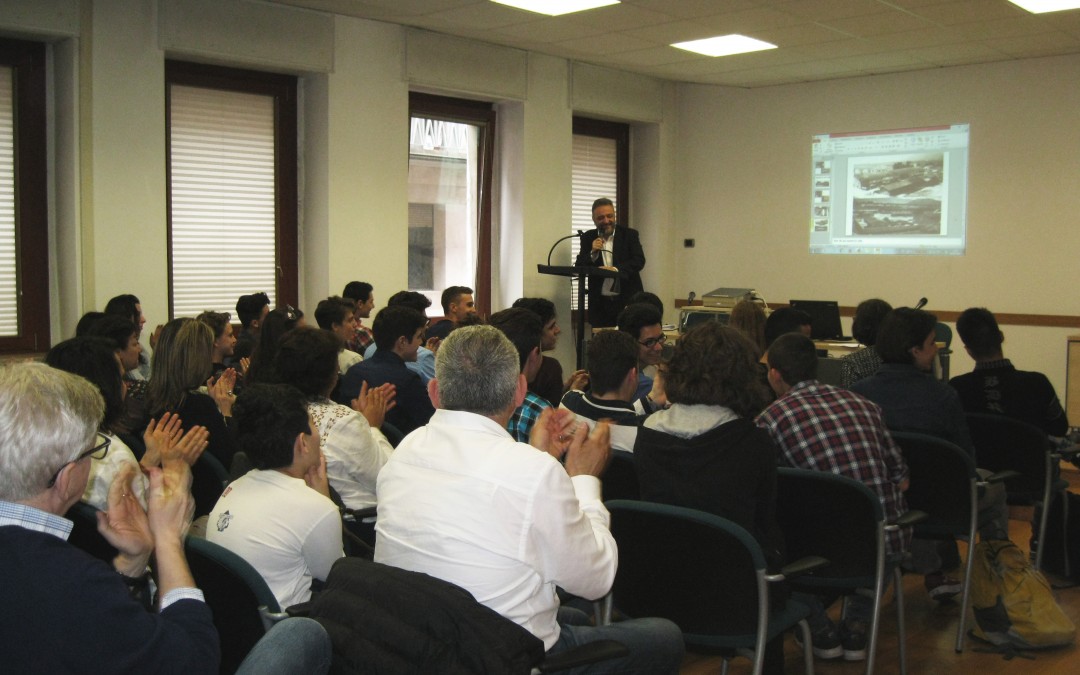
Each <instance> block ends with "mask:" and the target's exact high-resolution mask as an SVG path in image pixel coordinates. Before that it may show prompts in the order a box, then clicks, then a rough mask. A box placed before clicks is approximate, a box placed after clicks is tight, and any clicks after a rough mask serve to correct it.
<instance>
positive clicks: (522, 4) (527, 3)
mask: <svg viewBox="0 0 1080 675" xmlns="http://www.w3.org/2000/svg"><path fill="white" fill-rule="evenodd" d="M491 1H492V2H497V3H499V4H500V5H506V6H508V7H516V8H518V9H524V10H525V11H528V12H536V13H537V14H547V15H548V16H560V15H562V14H572V13H573V12H583V11H585V10H587V9H596V8H597V7H607V6H608V5H617V4H619V0H491Z"/></svg>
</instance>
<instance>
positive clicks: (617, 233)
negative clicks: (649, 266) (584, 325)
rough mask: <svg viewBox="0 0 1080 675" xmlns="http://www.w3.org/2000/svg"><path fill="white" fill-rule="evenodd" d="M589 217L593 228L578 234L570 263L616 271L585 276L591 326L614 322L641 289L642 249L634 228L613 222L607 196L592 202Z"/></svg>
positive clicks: (613, 217) (612, 205)
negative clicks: (612, 274) (608, 275)
mask: <svg viewBox="0 0 1080 675" xmlns="http://www.w3.org/2000/svg"><path fill="white" fill-rule="evenodd" d="M592 220H593V224H595V225H596V228H595V229H592V230H585V231H584V232H582V233H581V235H580V236H579V238H578V256H577V260H576V261H575V262H574V264H575V265H577V266H579V267H599V268H600V269H602V270H607V271H608V272H617V273H618V275H619V276H618V277H617V278H608V279H602V278H600V277H596V278H592V277H590V279H589V322H590V323H591V324H592V325H593V326H614V325H615V322H616V320H617V318H618V316H619V312H621V311H622V309H623V308H624V307H626V303H627V302H629V299H630V298H631V297H633V296H634V294H636V293H639V292H640V291H642V290H643V288H642V285H641V270H642V268H644V267H645V251H644V250H643V249H642V248H641V238H640V237H639V236H638V232H637V230H631V229H630V228H629V227H626V226H625V225H618V224H617V223H616V218H615V204H613V203H612V201H611V200H610V199H608V198H607V197H601V198H599V199H597V200H596V201H594V202H593V205H592Z"/></svg>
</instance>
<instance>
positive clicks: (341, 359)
mask: <svg viewBox="0 0 1080 675" xmlns="http://www.w3.org/2000/svg"><path fill="white" fill-rule="evenodd" d="M355 311H356V308H355V306H354V305H353V303H352V301H351V300H346V299H345V298H339V297H338V296H336V295H332V296H330V297H329V298H327V299H326V300H323V301H322V302H320V303H319V305H318V307H316V308H315V321H316V322H317V323H318V324H319V328H321V329H323V330H326V331H330V332H331V333H333V334H334V335H336V336H337V337H338V340H340V342H341V349H340V350H338V357H337V358H338V373H340V374H341V375H344V374H345V371H347V370H348V369H349V368H352V367H353V366H355V365H356V364H358V363H360V362H361V361H363V360H364V357H362V356H360V355H359V354H357V353H356V352H354V351H353V350H351V349H348V348H347V347H346V346H345V345H346V343H347V342H348V341H349V340H350V339H352V338H353V337H355V336H356V319H355V318H354V313H355Z"/></svg>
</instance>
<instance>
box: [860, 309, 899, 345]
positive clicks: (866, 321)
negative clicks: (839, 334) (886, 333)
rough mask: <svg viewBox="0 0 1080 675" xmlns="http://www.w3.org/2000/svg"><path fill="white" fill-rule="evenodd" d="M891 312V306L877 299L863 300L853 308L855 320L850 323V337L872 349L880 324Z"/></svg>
mask: <svg viewBox="0 0 1080 675" xmlns="http://www.w3.org/2000/svg"><path fill="white" fill-rule="evenodd" d="M891 311H892V305H890V304H889V303H887V302H885V301H884V300H881V299H879V298H872V299H870V300H863V301H862V302H860V303H859V306H858V307H856V308H855V318H854V319H852V321H851V336H852V337H853V338H855V339H856V340H858V341H859V342H861V343H862V344H864V345H866V346H867V347H873V346H874V343H875V342H877V336H878V329H879V328H880V327H881V322H882V321H884V320H885V315H886V314H888V313H889V312H891Z"/></svg>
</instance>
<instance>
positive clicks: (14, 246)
mask: <svg viewBox="0 0 1080 675" xmlns="http://www.w3.org/2000/svg"><path fill="white" fill-rule="evenodd" d="M47 181H48V170H47V164H46V138H45V46H44V45H42V44H38V43H34V42H22V41H18V40H0V350H3V351H43V350H45V349H48V348H49V345H50V338H49V267H48V265H49V241H48V222H49V216H48V187H47Z"/></svg>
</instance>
